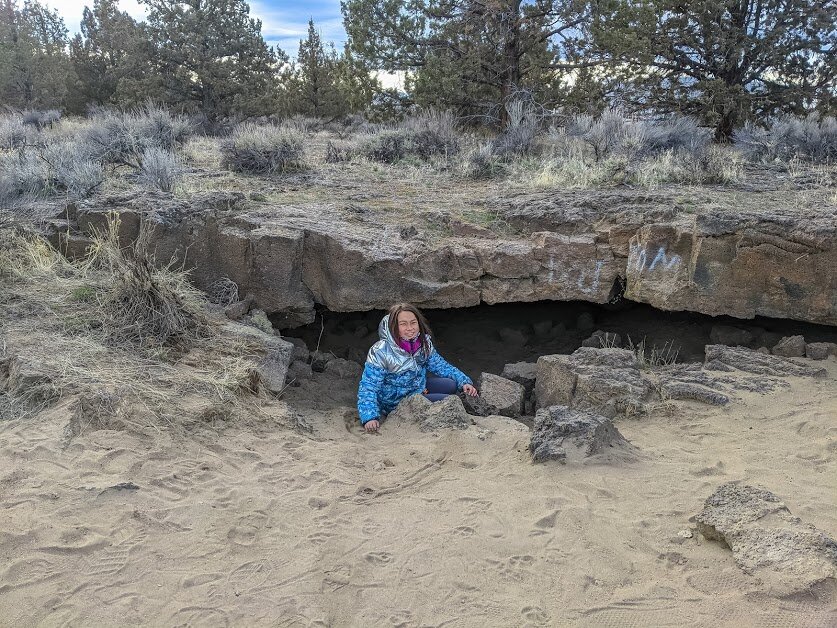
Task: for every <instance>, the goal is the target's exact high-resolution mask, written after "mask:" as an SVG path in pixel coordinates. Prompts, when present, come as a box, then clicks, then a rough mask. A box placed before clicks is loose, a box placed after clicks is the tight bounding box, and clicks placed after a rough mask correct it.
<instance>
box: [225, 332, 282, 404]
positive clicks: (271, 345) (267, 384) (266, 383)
mask: <svg viewBox="0 0 837 628" xmlns="http://www.w3.org/2000/svg"><path fill="white" fill-rule="evenodd" d="M224 331H225V332H226V333H227V334H229V335H231V336H237V337H239V338H241V339H242V340H244V341H245V342H250V343H252V344H254V345H255V346H257V347H258V350H259V353H261V357H260V358H259V359H258V361H257V362H256V364H255V365H254V373H255V374H256V382H255V383H257V384H258V385H260V386H263V387H264V388H265V390H267V391H269V392H271V393H274V394H278V393H280V392H282V390H283V389H284V388H285V379H286V377H287V374H288V367H289V366H290V364H291V360H292V356H293V351H294V346H293V345H292V344H291V343H290V342H287V341H286V340H283V339H282V338H280V337H278V336H273V335H268V334H266V333H265V332H263V331H262V330H260V329H258V328H256V327H252V326H250V325H241V324H239V323H232V322H230V323H227V324H226V325H224Z"/></svg>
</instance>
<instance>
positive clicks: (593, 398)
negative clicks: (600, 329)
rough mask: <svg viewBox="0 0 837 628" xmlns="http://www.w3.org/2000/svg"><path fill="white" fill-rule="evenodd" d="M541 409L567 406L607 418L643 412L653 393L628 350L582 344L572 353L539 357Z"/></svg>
mask: <svg viewBox="0 0 837 628" xmlns="http://www.w3.org/2000/svg"><path fill="white" fill-rule="evenodd" d="M537 369H538V377H537V381H536V383H535V398H536V401H537V407H538V408H546V407H549V406H554V405H565V406H569V407H571V408H576V409H580V410H589V411H592V412H597V413H598V414H602V415H604V416H607V417H614V416H616V415H617V414H620V413H625V414H632V413H635V412H638V411H641V409H642V407H643V403H644V402H645V401H646V400H648V399H649V398H650V397H651V395H652V392H653V388H652V386H651V383H650V382H649V381H647V380H646V379H644V378H643V377H642V375H641V374H640V370H639V366H638V364H637V361H636V356H635V355H634V354H633V353H632V352H631V351H628V350H627V349H593V348H588V347H582V348H580V349H578V350H577V351H575V353H573V354H572V355H545V356H541V357H540V358H538V364H537Z"/></svg>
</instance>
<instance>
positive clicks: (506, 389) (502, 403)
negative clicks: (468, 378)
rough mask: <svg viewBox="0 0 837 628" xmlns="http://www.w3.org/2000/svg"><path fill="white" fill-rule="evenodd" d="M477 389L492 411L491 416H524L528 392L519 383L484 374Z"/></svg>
mask: <svg viewBox="0 0 837 628" xmlns="http://www.w3.org/2000/svg"><path fill="white" fill-rule="evenodd" d="M477 388H478V389H479V394H480V397H482V399H483V401H484V402H485V403H486V404H487V405H488V406H489V408H491V409H492V411H491V412H489V414H499V415H501V416H507V417H512V418H513V417H519V416H520V415H521V414H523V402H524V400H525V397H526V390H525V389H524V388H523V386H521V385H520V384H518V383H517V382H513V381H512V380H510V379H506V378H505V377H500V376H499V375H494V374H492V373H483V374H482V375H480V379H479V383H478V385H477Z"/></svg>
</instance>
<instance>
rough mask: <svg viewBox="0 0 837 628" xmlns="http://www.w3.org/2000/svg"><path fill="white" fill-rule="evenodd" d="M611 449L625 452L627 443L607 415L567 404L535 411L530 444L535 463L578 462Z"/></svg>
mask: <svg viewBox="0 0 837 628" xmlns="http://www.w3.org/2000/svg"><path fill="white" fill-rule="evenodd" d="M612 448H618V449H621V450H622V451H628V450H629V449H630V444H629V443H628V441H626V440H625V438H624V437H623V436H622V435H621V434H620V433H619V430H617V429H616V428H615V427H614V426H613V423H612V421H611V420H610V419H608V418H605V417H603V416H599V415H597V414H593V413H589V412H579V411H576V410H570V409H569V408H567V407H566V406H550V407H548V408H541V409H540V410H538V412H537V414H535V426H534V429H533V430H532V437H531V441H530V443H529V451H531V452H532V459H533V461H534V462H545V461H547V460H558V461H560V462H567V461H570V462H578V461H581V460H583V459H584V458H588V457H590V456H594V455H597V454H602V453H606V452H608V451H609V450H610V449H612Z"/></svg>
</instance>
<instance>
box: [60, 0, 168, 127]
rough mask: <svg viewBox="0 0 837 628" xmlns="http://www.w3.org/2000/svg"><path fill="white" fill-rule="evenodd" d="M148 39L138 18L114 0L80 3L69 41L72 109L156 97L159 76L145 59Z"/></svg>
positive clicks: (149, 58)
mask: <svg viewBox="0 0 837 628" xmlns="http://www.w3.org/2000/svg"><path fill="white" fill-rule="evenodd" d="M152 50H153V48H152V45H151V43H150V37H149V35H148V32H147V28H146V25H145V24H144V23H141V24H137V22H136V21H135V20H134V19H133V18H132V17H131V16H130V15H128V14H127V13H126V12H124V11H120V10H119V1H118V0H94V3H93V8H92V9H91V8H89V7H84V13H83V17H82V20H81V33H78V34H76V36H75V37H73V39H72V40H71V41H70V59H71V61H72V63H73V67H74V69H75V75H76V77H77V80H76V81H75V84H74V85H73V89H72V90H71V91H72V93H71V98H72V109H74V110H75V111H76V112H78V113H82V112H83V111H84V110H85V108H86V106H87V105H90V104H94V105H100V106H104V105H121V106H127V105H135V104H138V101H139V102H142V101H144V100H147V99H153V98H158V97H159V96H160V93H159V77H158V76H157V75H156V73H155V71H154V66H153V63H152V60H151V53H152Z"/></svg>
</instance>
